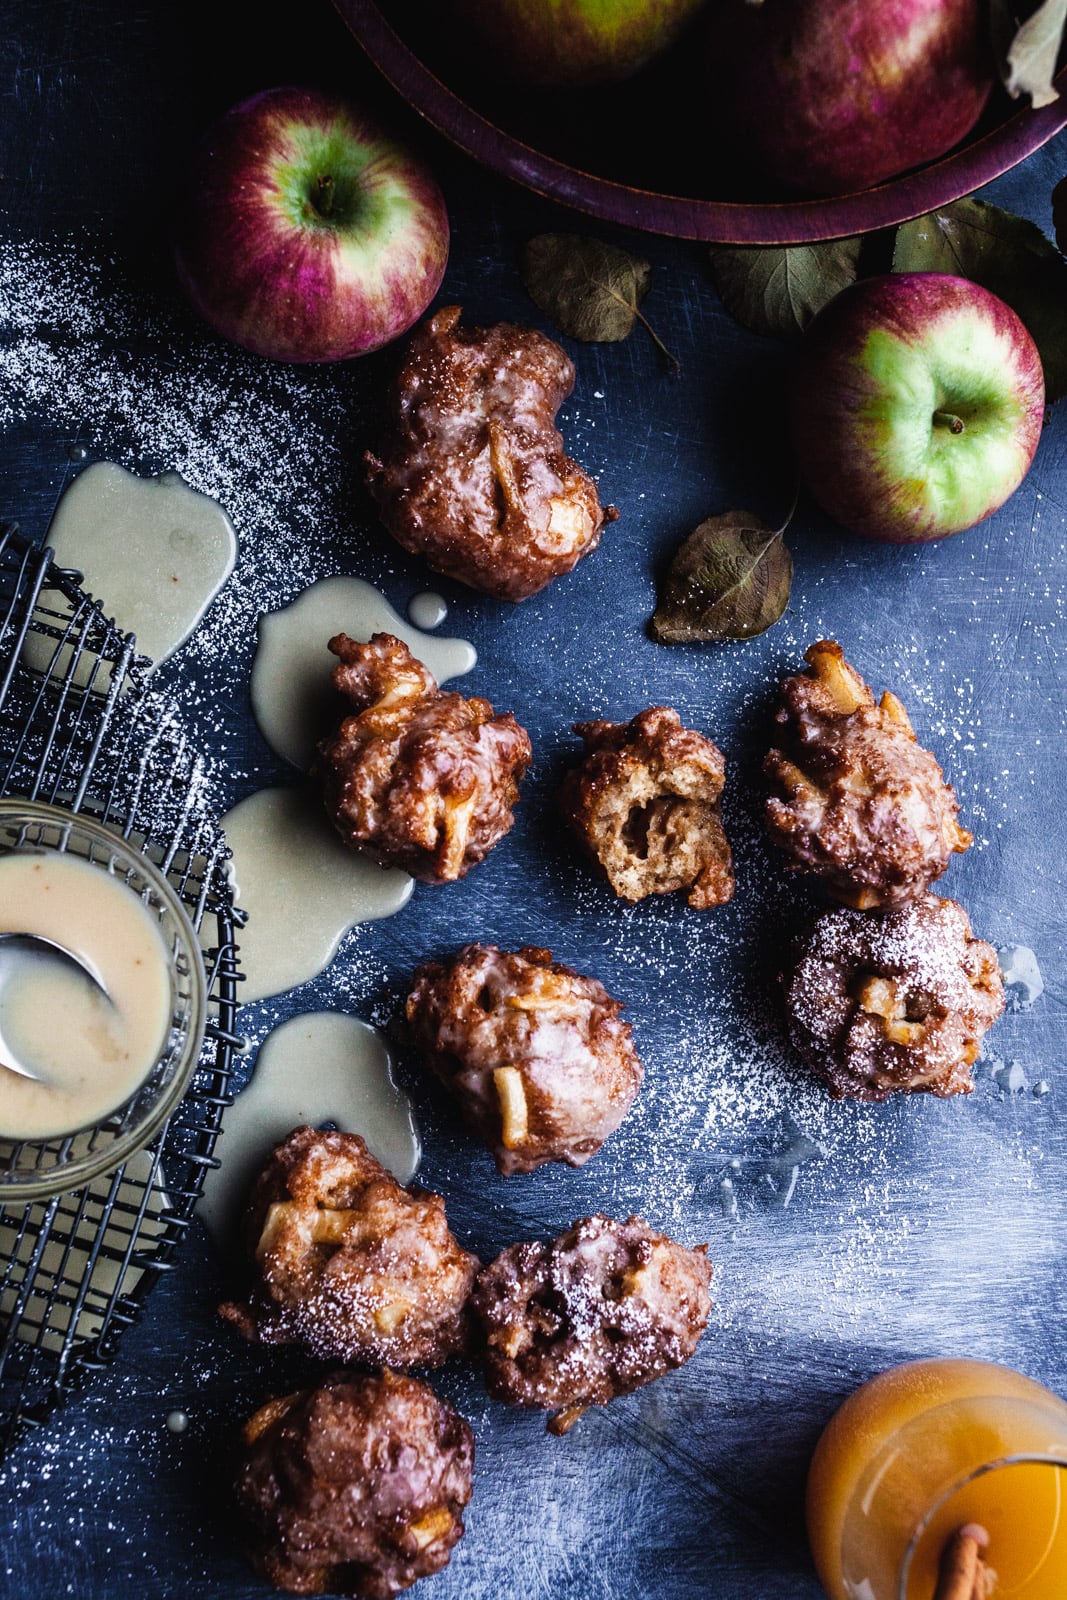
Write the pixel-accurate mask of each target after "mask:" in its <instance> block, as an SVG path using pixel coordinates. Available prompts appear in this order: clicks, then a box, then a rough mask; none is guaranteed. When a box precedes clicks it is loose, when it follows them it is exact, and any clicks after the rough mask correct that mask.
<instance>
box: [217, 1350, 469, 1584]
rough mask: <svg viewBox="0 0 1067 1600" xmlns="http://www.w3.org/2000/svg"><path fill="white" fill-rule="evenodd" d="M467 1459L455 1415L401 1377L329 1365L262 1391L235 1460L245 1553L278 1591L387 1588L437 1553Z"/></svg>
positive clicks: (436, 1567) (437, 1560) (448, 1535)
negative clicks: (282, 1388)
mask: <svg viewBox="0 0 1067 1600" xmlns="http://www.w3.org/2000/svg"><path fill="white" fill-rule="evenodd" d="M473 1466H474V1435H473V1434H472V1432H471V1430H470V1428H469V1427H468V1425H467V1423H466V1422H465V1421H464V1420H463V1418H462V1417H461V1416H459V1415H458V1414H457V1413H456V1412H455V1411H453V1409H452V1407H451V1406H450V1405H448V1404H447V1403H446V1402H445V1401H444V1400H439V1399H438V1397H437V1396H436V1395H435V1394H434V1392H433V1390H432V1389H431V1388H429V1387H428V1385H426V1384H424V1383H417V1382H416V1381H415V1380H414V1379H413V1378H404V1377H399V1376H398V1375H397V1374H396V1373H393V1372H390V1371H388V1370H386V1371H385V1372H382V1373H374V1374H367V1375H365V1376H359V1375H356V1374H353V1373H344V1372H341V1373H336V1374H334V1375H333V1376H331V1377H328V1378H327V1379H326V1380H325V1381H324V1382H323V1383H322V1384H320V1386H319V1387H318V1388H316V1389H306V1390H303V1391H300V1392H298V1393H296V1394H289V1395H284V1396H282V1397H280V1398H278V1399H276V1400H268V1401H267V1403H266V1404H265V1405H263V1406H261V1407H260V1409H259V1410H258V1411H257V1412H256V1413H255V1414H254V1415H253V1416H252V1417H250V1418H249V1420H248V1421H247V1422H246V1424H245V1426H244V1429H243V1430H242V1447H241V1452H240V1461H239V1465H238V1471H237V1482H236V1489H237V1499H238V1502H239V1504H240V1506H241V1509H242V1510H243V1512H244V1513H245V1516H246V1517H247V1519H248V1522H249V1524H250V1527H251V1529H252V1539H251V1552H250V1553H251V1556H252V1560H253V1562H254V1564H255V1565H256V1567H257V1568H258V1569H259V1571H260V1572H262V1573H263V1575H264V1577H266V1578H267V1579H269V1581H270V1582H271V1583H273V1584H274V1586H275V1588H277V1589H283V1590H285V1591H286V1592H287V1593H289V1594H302V1595H315V1594H327V1593H329V1594H332V1595H351V1596H358V1597H359V1600H392V1596H393V1595H396V1594H399V1593H400V1592H401V1590H403V1589H407V1588H410V1586H411V1585H412V1584H413V1583H415V1582H416V1581H417V1580H418V1579H419V1578H425V1577H428V1576H429V1575H430V1574H431V1573H434V1572H440V1571H441V1568H442V1567H446V1566H447V1565H448V1562H449V1558H450V1556H451V1553H452V1550H453V1548H454V1546H455V1545H456V1544H458V1542H459V1540H460V1539H461V1538H462V1537H463V1508H464V1507H465V1506H466V1505H467V1503H468V1501H469V1500H470V1497H471V1487H472V1472H473Z"/></svg>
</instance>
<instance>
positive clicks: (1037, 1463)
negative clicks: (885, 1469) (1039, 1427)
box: [897, 1451, 1067, 1600]
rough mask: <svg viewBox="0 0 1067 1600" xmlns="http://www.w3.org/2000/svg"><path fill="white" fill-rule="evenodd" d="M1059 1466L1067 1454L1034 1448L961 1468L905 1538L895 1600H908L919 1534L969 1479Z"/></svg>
mask: <svg viewBox="0 0 1067 1600" xmlns="http://www.w3.org/2000/svg"><path fill="white" fill-rule="evenodd" d="M1026 1466H1031V1467H1059V1469H1060V1470H1061V1472H1067V1456H1062V1455H1060V1456H1054V1455H1047V1454H1046V1455H1042V1454H1041V1453H1040V1452H1037V1451H1021V1452H1020V1453H1018V1454H1016V1455H1010V1456H998V1457H997V1459H996V1460H995V1461H983V1462H982V1464H981V1465H980V1466H977V1467H972V1468H971V1470H970V1471H969V1472H964V1473H962V1474H961V1476H960V1477H959V1478H957V1479H956V1481H955V1482H954V1483H951V1484H950V1485H949V1486H948V1488H947V1489H945V1490H944V1491H943V1492H942V1493H941V1494H940V1495H938V1497H937V1499H936V1500H935V1501H934V1504H933V1505H932V1506H931V1507H930V1509H929V1510H928V1511H927V1512H926V1513H925V1515H924V1516H923V1517H921V1518H920V1520H919V1522H918V1523H917V1525H916V1528H915V1532H914V1533H913V1534H912V1536H911V1539H910V1540H909V1541H908V1548H907V1550H905V1552H904V1560H903V1563H902V1565H901V1568H900V1581H899V1583H898V1585H897V1600H908V1580H909V1578H910V1577H911V1563H912V1558H913V1557H914V1555H915V1552H916V1551H917V1550H918V1548H919V1545H920V1543H921V1541H922V1538H923V1535H924V1534H925V1533H926V1531H927V1529H928V1528H929V1526H930V1524H931V1522H932V1521H933V1520H934V1518H935V1517H936V1516H937V1514H938V1512H939V1511H940V1510H941V1508H942V1506H944V1505H945V1504H947V1502H948V1501H949V1500H951V1499H952V1497H953V1495H956V1494H959V1492H960V1490H961V1489H965V1488H966V1487H967V1485H968V1484H969V1483H974V1482H975V1481H976V1479H978V1478H984V1477H986V1476H987V1475H988V1474H989V1473H991V1472H1001V1471H1003V1469H1004V1468H1005V1467H1026Z"/></svg>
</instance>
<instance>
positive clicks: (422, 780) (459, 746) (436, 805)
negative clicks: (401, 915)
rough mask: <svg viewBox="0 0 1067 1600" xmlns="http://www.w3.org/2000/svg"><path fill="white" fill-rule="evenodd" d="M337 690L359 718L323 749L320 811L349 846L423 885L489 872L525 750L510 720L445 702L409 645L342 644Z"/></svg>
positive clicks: (333, 645)
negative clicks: (478, 868)
mask: <svg viewBox="0 0 1067 1600" xmlns="http://www.w3.org/2000/svg"><path fill="white" fill-rule="evenodd" d="M329 648H330V649H331V650H332V651H333V654H334V655H335V656H337V657H338V664H337V666H336V667H334V669H333V681H334V685H335V687H336V688H337V689H339V690H340V691H341V693H342V694H345V695H347V696H348V698H349V700H350V701H351V702H352V705H353V707H354V708H355V714H354V715H352V716H349V717H346V718H345V720H344V721H343V722H342V723H341V725H340V727H339V728H338V729H337V732H336V733H335V734H334V736H333V738H332V739H328V740H327V741H326V742H325V743H324V744H323V745H321V746H320V749H319V763H318V770H319V772H320V774H321V776H322V779H323V786H324V791H325V799H326V809H327V812H328V813H329V816H330V818H331V820H332V822H333V824H334V826H335V828H336V829H337V831H338V833H339V834H340V835H341V837H342V839H344V841H345V843H346V844H349V845H351V846H352V847H353V848H354V849H356V850H361V851H363V852H365V853H366V854H367V855H371V856H373V857H374V859H375V860H376V861H378V862H379V864H380V865H381V866H385V867H402V868H403V869H404V871H405V872H410V873H411V875H412V877H414V878H418V879H420V880H421V881H422V882H423V883H451V882H454V881H455V879H457V878H462V877H463V876H464V874H465V873H467V872H469V871H470V869H471V867H473V866H475V865H477V863H478V862H479V861H484V859H485V857H486V856H487V855H488V854H489V852H490V850H491V849H492V848H493V846H494V845H495V844H497V843H499V841H500V840H501V839H502V838H503V837H504V835H505V834H506V833H507V832H508V830H509V829H510V828H511V826H512V824H513V822H514V820H515V818H514V815H513V811H512V808H513V806H514V805H515V803H516V801H517V800H518V797H519V781H520V779H521V778H522V776H523V774H524V772H525V771H526V768H527V767H528V766H529V764H530V761H531V759H532V754H533V752H532V750H531V747H530V738H529V735H528V734H527V732H526V729H525V728H523V727H520V725H519V723H517V722H516V720H515V718H514V717H513V716H512V715H511V713H510V711H508V712H504V713H502V714H501V715H499V716H498V715H496V714H495V713H494V711H493V708H492V706H491V705H490V704H489V702H488V700H481V699H477V698H471V699H467V698H465V697H464V696H463V695H461V694H454V693H445V692H444V691H443V690H441V689H439V688H438V687H437V684H436V682H435V681H434V678H433V676H432V675H431V674H430V673H429V672H428V671H427V670H426V668H425V667H424V666H423V665H422V663H421V662H419V661H416V660H415V658H414V656H413V655H412V654H411V652H410V650H409V649H408V647H407V645H406V644H403V643H401V641H400V640H399V639H396V638H394V637H393V635H392V634H390V633H376V634H375V635H374V637H373V638H372V639H371V641H370V643H369V644H363V643H361V642H360V641H358V640H356V639H350V638H349V637H348V636H347V634H343V633H341V634H338V635H337V637H336V638H335V639H331V640H330V645H329Z"/></svg>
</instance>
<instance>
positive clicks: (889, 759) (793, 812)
mask: <svg viewBox="0 0 1067 1600" xmlns="http://www.w3.org/2000/svg"><path fill="white" fill-rule="evenodd" d="M805 660H806V661H808V662H809V663H810V670H809V671H808V672H805V673H799V674H798V675H797V676H796V677H792V678H786V680H785V682H784V683H783V684H782V704H781V707H780V709H779V711H778V714H777V722H778V726H779V729H780V730H781V731H780V733H779V742H780V745H781V748H775V749H772V750H771V751H769V752H768V755H767V757H766V760H765V761H764V764H763V770H764V771H765V772H766V774H767V776H768V778H770V780H771V783H772V785H773V786H774V790H775V793H774V794H772V796H771V798H770V799H769V800H768V801H767V812H766V815H767V826H768V828H769V830H770V835H771V838H772V839H773V841H774V843H775V844H776V845H778V846H779V847H780V848H781V849H782V850H783V851H784V852H785V854H786V856H787V858H788V860H787V865H788V866H789V868H790V870H791V871H793V872H809V873H812V874H813V875H814V876H815V877H817V878H819V879H820V880H821V881H822V883H823V886H824V887H825V889H826V891H827V893H828V894H830V895H832V896H833V898H834V899H835V900H840V901H842V902H843V903H844V904H845V905H850V906H855V907H857V908H859V909H869V908H872V907H876V906H894V905H900V904H902V903H903V902H904V901H906V900H911V899H914V898H915V896H917V895H922V894H925V893H926V891H927V889H928V888H929V887H930V884H931V883H933V881H934V880H935V879H936V878H939V877H940V876H941V874H942V873H943V872H944V871H945V868H946V867H947V866H948V864H949V861H950V859H951V857H952V855H953V853H954V852H955V851H962V850H966V849H967V847H968V846H969V845H970V844H971V842H972V841H971V835H970V834H969V833H968V832H967V831H966V830H965V829H964V828H961V827H960V826H959V823H958V822H957V820H956V819H957V817H958V815H959V806H958V804H957V802H956V796H955V795H954V794H953V792H952V789H951V788H950V786H949V785H948V784H947V783H946V782H945V779H944V775H943V774H942V771H941V768H940V767H939V766H938V764H937V761H936V759H935V757H934V756H933V755H932V754H931V752H930V751H929V750H924V749H923V747H922V745H921V744H919V743H918V742H917V741H916V738H915V734H914V731H913V730H912V726H911V723H910V721H909V720H908V714H907V712H906V711H905V709H904V707H903V706H902V705H901V703H900V701H899V700H898V699H897V697H896V695H895V694H891V693H890V692H889V691H888V690H887V691H886V692H885V694H883V695H882V698H881V700H880V701H879V702H878V703H877V704H876V703H875V699H874V695H873V694H872V693H871V690H870V689H869V688H868V686H867V684H866V683H864V681H863V679H862V678H861V677H860V675H859V673H858V672H857V671H856V670H855V668H854V667H851V666H849V664H848V662H847V661H846V660H845V658H844V654H843V652H842V650H841V646H840V645H839V644H835V643H834V642H833V640H822V641H820V643H818V644H813V645H812V646H811V648H810V649H809V650H808V651H807V652H806V654H805Z"/></svg>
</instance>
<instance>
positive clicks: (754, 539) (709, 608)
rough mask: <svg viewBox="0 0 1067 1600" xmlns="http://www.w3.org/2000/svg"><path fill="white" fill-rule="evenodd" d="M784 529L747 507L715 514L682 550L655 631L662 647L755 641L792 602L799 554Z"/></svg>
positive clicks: (666, 584) (654, 623)
mask: <svg viewBox="0 0 1067 1600" xmlns="http://www.w3.org/2000/svg"><path fill="white" fill-rule="evenodd" d="M784 532H785V529H784V528H778V529H772V528H768V527H767V526H766V525H765V524H764V523H762V522H761V521H760V520H759V518H758V517H753V516H751V515H750V514H749V513H748V512H747V511H727V512H725V513H724V515H722V516H719V517H709V518H708V519H707V521H706V522H702V523H701V524H700V526H699V527H698V528H697V529H696V530H695V531H694V532H693V533H691V534H690V535H689V537H688V539H686V540H685V542H684V543H683V544H682V545H681V546H680V547H679V549H678V550H676V551H675V554H674V559H673V561H672V562H671V565H670V570H669V571H668V573H667V577H666V580H665V582H664V584H663V588H662V590H661V592H660V598H659V604H658V605H657V606H656V614H655V616H654V617H653V618H652V624H651V632H652V637H653V639H655V640H656V642H657V643H658V644H693V643H695V642H696V641H698V640H704V639H754V638H755V636H756V635H757V634H758V633H765V632H766V631H767V629H768V628H770V627H772V626H773V625H774V623H776V622H777V621H778V620H779V618H780V617H781V616H782V613H783V612H784V611H785V608H786V606H787V605H788V604H789V588H790V584H791V583H792V579H793V558H792V556H791V555H790V554H789V551H788V550H787V549H786V547H785V541H784V540H783V538H782V534H783V533H784Z"/></svg>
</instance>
